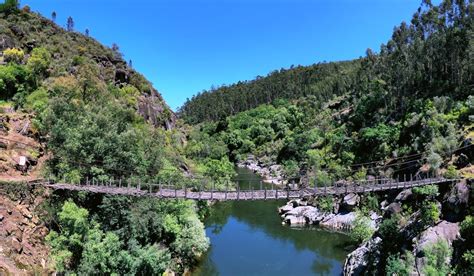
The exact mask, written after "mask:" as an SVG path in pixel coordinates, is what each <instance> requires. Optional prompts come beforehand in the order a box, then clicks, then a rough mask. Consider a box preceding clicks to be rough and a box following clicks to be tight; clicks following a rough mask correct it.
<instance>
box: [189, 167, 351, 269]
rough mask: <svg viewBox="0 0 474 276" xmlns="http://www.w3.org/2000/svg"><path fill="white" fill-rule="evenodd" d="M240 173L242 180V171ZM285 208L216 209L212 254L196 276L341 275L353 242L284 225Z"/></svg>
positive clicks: (265, 204) (257, 204) (243, 204)
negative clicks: (349, 244) (282, 219)
mask: <svg viewBox="0 0 474 276" xmlns="http://www.w3.org/2000/svg"><path fill="white" fill-rule="evenodd" d="M244 172H245V177H247V178H249V177H251V178H252V179H253V180H252V181H254V185H260V178H259V177H258V175H253V176H252V175H251V174H249V172H250V171H248V170H246V171H244ZM239 173H240V174H239V175H240V176H243V174H242V173H243V170H242V169H241V170H239ZM240 178H243V177H240ZM247 180H248V179H247ZM244 185H248V181H246V182H244ZM284 203H285V201H275V200H269V201H239V202H219V203H217V204H216V205H215V206H214V207H213V209H212V212H211V215H210V216H209V217H208V218H207V220H206V221H205V225H206V233H207V235H208V236H209V237H210V240H211V248H210V250H209V252H207V254H206V255H205V256H204V258H203V260H202V262H201V263H200V265H199V267H198V269H197V270H196V271H195V274H197V275H340V274H341V271H342V262H343V261H344V258H345V256H346V254H347V253H348V252H347V250H346V249H345V246H346V245H347V244H348V241H349V239H348V237H347V236H345V235H342V234H338V233H330V232H327V231H323V230H320V229H318V228H314V227H313V228H310V227H301V228H291V227H289V226H284V225H281V220H280V217H279V216H278V213H277V208H278V207H279V206H282V205H283V204H284Z"/></svg>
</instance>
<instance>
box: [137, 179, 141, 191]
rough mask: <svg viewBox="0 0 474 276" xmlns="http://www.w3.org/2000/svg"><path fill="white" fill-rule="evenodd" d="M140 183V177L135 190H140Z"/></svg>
mask: <svg viewBox="0 0 474 276" xmlns="http://www.w3.org/2000/svg"><path fill="white" fill-rule="evenodd" d="M141 184H142V183H141V180H140V179H138V185H137V190H139V191H140V189H141Z"/></svg>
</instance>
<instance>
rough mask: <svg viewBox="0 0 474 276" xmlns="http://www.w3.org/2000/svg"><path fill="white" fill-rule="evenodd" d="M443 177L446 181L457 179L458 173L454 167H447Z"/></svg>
mask: <svg viewBox="0 0 474 276" xmlns="http://www.w3.org/2000/svg"><path fill="white" fill-rule="evenodd" d="M444 177H445V178H447V179H455V178H458V177H459V173H458V171H457V170H456V167H455V166H453V165H449V166H448V168H447V169H446V172H445V173H444Z"/></svg>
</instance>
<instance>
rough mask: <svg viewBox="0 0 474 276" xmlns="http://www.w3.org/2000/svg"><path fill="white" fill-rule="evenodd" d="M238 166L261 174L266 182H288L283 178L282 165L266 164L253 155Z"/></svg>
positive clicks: (278, 183) (276, 183)
mask: <svg viewBox="0 0 474 276" xmlns="http://www.w3.org/2000/svg"><path fill="white" fill-rule="evenodd" d="M237 167H239V168H246V169H248V170H250V171H252V172H253V173H255V174H257V175H259V176H260V177H261V178H262V180H263V181H264V182H266V183H270V184H275V185H282V186H283V185H285V184H286V181H285V180H284V179H283V168H282V166H281V165H278V164H271V165H268V164H265V163H263V162H261V161H260V160H257V159H256V158H255V157H254V156H253V155H249V156H248V157H247V159H245V160H243V161H240V162H238V163H237Z"/></svg>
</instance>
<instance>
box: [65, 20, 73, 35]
mask: <svg viewBox="0 0 474 276" xmlns="http://www.w3.org/2000/svg"><path fill="white" fill-rule="evenodd" d="M66 29H67V31H68V32H73V31H74V19H72V17H70V16H69V17H68V18H67V25H66Z"/></svg>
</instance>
